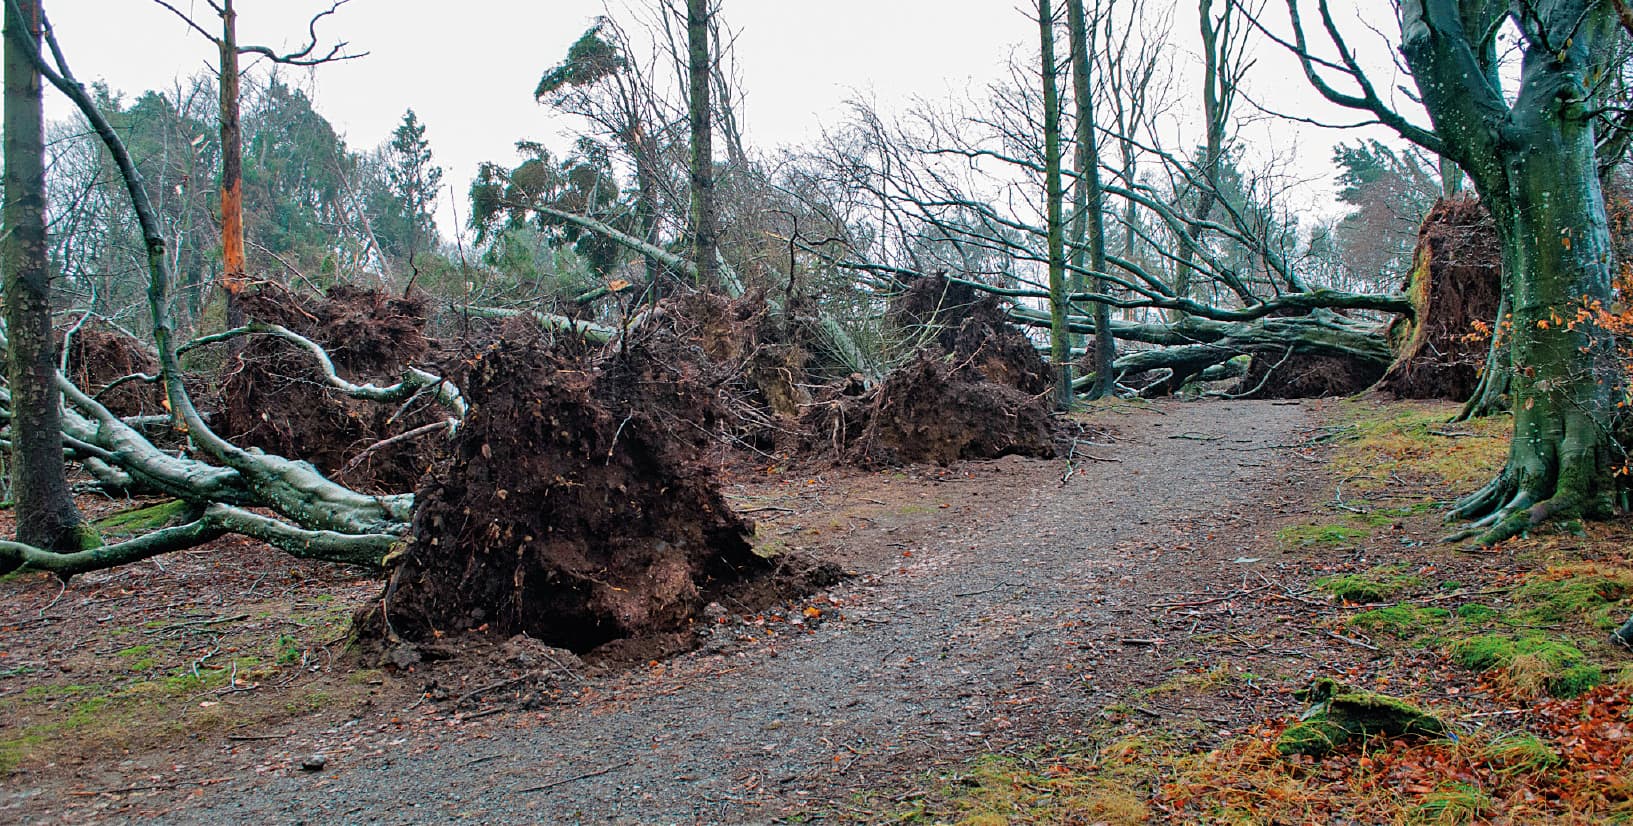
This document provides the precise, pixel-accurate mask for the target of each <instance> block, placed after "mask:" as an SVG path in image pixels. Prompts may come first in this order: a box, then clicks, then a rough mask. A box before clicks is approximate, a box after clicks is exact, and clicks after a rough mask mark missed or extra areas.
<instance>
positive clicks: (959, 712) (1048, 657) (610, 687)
mask: <svg viewBox="0 0 1633 826" xmlns="http://www.w3.org/2000/svg"><path fill="white" fill-rule="evenodd" d="M1117 424H1118V427H1119V429H1120V430H1121V431H1122V434H1123V435H1122V438H1121V440H1120V441H1119V443H1118V444H1116V445H1113V446H1108V447H1100V446H1095V447H1087V448H1079V451H1080V453H1082V452H1086V453H1090V454H1093V455H1094V456H1095V457H1098V459H1097V460H1083V461H1082V462H1081V464H1080V466H1079V467H1078V469H1077V470H1076V472H1075V473H1074V474H1073V476H1072V478H1071V480H1070V482H1069V483H1068V484H1066V485H1064V486H1062V485H1060V484H1058V483H1057V482H1055V481H1051V482H1050V483H1049V484H1047V485H1045V486H1042V487H1040V488H1038V490H1037V491H1036V492H1035V493H1033V494H1031V495H1030V496H1027V497H1025V498H1024V499H1023V501H1016V502H1015V503H1014V505H1013V507H1012V508H1008V509H1006V510H1007V512H1008V513H1009V514H1010V515H1009V516H1007V517H1005V518H1002V519H1000V520H998V521H996V522H995V523H993V524H987V525H982V526H976V527H974V528H970V529H965V530H963V531H960V532H957V533H955V534H953V535H951V536H950V537H948V538H945V539H942V540H940V541H938V542H936V543H934V544H931V545H927V546H925V547H918V548H908V549H905V552H904V558H903V559H902V560H901V563H902V567H900V568H899V569H897V570H892V571H885V572H879V573H877V574H874V575H870V576H866V577H862V578H860V579H858V580H856V581H853V582H851V583H848V584H846V585H844V586H842V587H841V588H840V589H838V590H836V591H835V592H834V594H833V596H835V597H836V598H839V599H841V600H842V601H843V604H844V607H843V608H842V609H841V610H842V613H843V615H844V619H843V620H838V621H833V622H829V623H827V624H826V625H824V626H823V627H822V628H820V630H818V631H816V632H815V633H812V634H806V635H800V636H797V637H794V638H787V637H783V638H779V639H778V641H777V642H776V643H775V644H773V645H750V646H748V647H747V648H745V649H743V650H740V651H737V652H735V653H727V654H708V653H698V654H693V655H689V656H686V657H681V658H679V659H677V660H675V661H673V662H670V663H666V664H662V665H657V666H655V667H654V668H652V669H651V670H650V672H649V673H648V672H643V673H638V674H634V675H624V676H622V677H612V678H604V679H602V680H599V681H596V684H595V686H594V691H592V692H591V694H590V696H589V697H588V698H586V699H585V700H583V701H581V702H579V703H576V704H573V705H570V706H562V707H554V708H551V709H548V710H546V711H544V712H542V713H538V714H524V713H517V714H508V715H505V716H502V717H492V718H488V720H486V721H482V723H481V724H480V725H486V726H487V727H486V728H480V726H479V725H478V724H463V726H462V727H461V728H459V729H457V730H456V729H455V728H454V727H453V726H450V727H449V730H448V733H447V734H446V735H445V737H444V738H443V740H442V741H439V742H433V743H425V742H419V741H414V742H410V743H400V742H394V743H392V744H391V745H392V746H394V748H392V749H390V750H388V751H387V752H386V754H384V755H382V756H375V757H364V756H357V757H355V759H336V760H333V761H331V764H330V766H329V768H328V769H327V770H326V771H325V772H323V773H321V774H305V775H293V776H287V775H286V776H267V777H262V778H257V779H255V780H253V781H248V782H243V783H236V782H235V783H231V784H224V785H223V786H222V787H220V790H219V791H215V792H213V793H212V794H211V795H210V796H209V797H206V798H204V799H202V800H200V801H198V805H197V806H196V807H195V808H192V809H191V810H188V811H183V812H170V813H168V814H166V815H165V816H164V818H163V819H164V820H165V822H171V823H187V822H193V823H210V824H215V823H268V824H272V823H325V824H327V823H444V822H449V821H458V820H467V821H469V822H480V823H614V824H691V823H767V822H772V821H773V820H774V819H775V818H777V817H778V816H779V815H781V814H784V813H786V812H788V811H790V810H794V809H797V808H799V807H800V806H802V805H805V804H807V803H808V802H810V801H818V802H820V801H828V800H834V799H843V797H844V795H845V794H846V793H848V791H850V790H856V789H865V788H870V787H888V786H893V785H899V784H900V783H901V782H902V778H903V777H904V776H911V775H912V774H913V773H915V772H916V771H918V770H921V769H924V768H928V767H930V766H931V765H934V764H936V763H940V762H947V761H957V760H962V759H966V758H968V757H971V756H973V755H976V754H980V753H983V752H989V751H993V750H996V749H1001V748H1004V747H1006V746H1008V745H1013V744H1016V743H1024V742H1032V743H1036V742H1039V741H1042V740H1048V739H1053V738H1069V737H1070V736H1071V735H1072V734H1073V733H1074V732H1076V731H1080V730H1082V729H1084V728H1086V727H1087V726H1088V725H1089V724H1090V723H1091V722H1092V718H1093V716H1094V715H1095V714H1096V713H1097V712H1098V711H1100V710H1101V709H1102V708H1104V707H1105V706H1106V705H1107V704H1108V703H1110V702H1113V701H1115V700H1116V699H1117V698H1118V697H1119V696H1120V695H1121V694H1122V693H1123V692H1125V691H1126V690H1127V689H1129V688H1130V687H1132V686H1134V685H1137V684H1141V681H1142V680H1146V679H1149V678H1150V677H1151V676H1152V675H1154V674H1158V673H1159V672H1160V670H1161V668H1162V667H1163V665H1164V664H1165V663H1166V661H1167V660H1166V657H1167V655H1166V654H1165V652H1164V651H1163V648H1164V644H1163V642H1162V640H1163V639H1164V634H1170V635H1171V634H1183V633H1184V628H1183V626H1180V627H1178V628H1177V629H1176V628H1175V627H1174V626H1161V625H1158V624H1157V623H1158V622H1160V621H1161V617H1160V616H1158V615H1160V613H1161V612H1152V611H1151V610H1149V608H1148V606H1149V605H1150V604H1151V603H1153V602H1160V601H1162V600H1163V599H1165V598H1171V597H1172V596H1174V595H1176V594H1180V593H1186V592H1197V591H1207V590H1208V589H1209V588H1210V587H1218V586H1219V585H1220V584H1222V578H1224V577H1230V576H1233V575H1239V573H1238V571H1239V569H1237V571H1233V570H1232V568H1231V561H1232V560H1231V557H1232V553H1231V547H1232V546H1231V545H1230V543H1229V542H1220V541H1214V542H1208V541H1207V540H1208V539H1210V538H1212V537H1210V535H1214V536H1217V537H1221V538H1228V537H1231V536H1237V535H1244V534H1247V533H1250V532H1251V531H1253V530H1256V529H1261V528H1262V524H1259V523H1257V522H1255V518H1254V517H1253V516H1252V511H1253V509H1252V508H1251V507H1250V505H1251V504H1252V503H1253V502H1255V501H1256V499H1257V497H1258V496H1260V495H1261V494H1263V492H1264V491H1265V490H1267V486H1268V485H1269V484H1270V483H1272V482H1273V481H1274V480H1275V479H1276V478H1277V476H1278V474H1277V470H1276V469H1277V468H1278V467H1282V466H1285V465H1286V463H1287V462H1288V461H1289V457H1288V455H1287V454H1288V452H1289V451H1288V450H1286V449H1283V447H1284V446H1285V445H1288V444H1291V443H1295V442H1298V441H1300V440H1301V439H1302V435H1301V432H1300V431H1301V429H1302V428H1305V427H1306V426H1308V425H1309V424H1310V414H1309V412H1308V411H1307V410H1306V408H1304V407H1301V406H1296V405H1289V404H1285V403H1284V404H1275V403H1266V402H1218V403H1205V404H1167V405H1164V406H1162V407H1161V408H1159V409H1154V410H1143V411H1139V412H1135V413H1132V414H1130V415H1128V416H1126V417H1122V418H1120V419H1119V420H1118V422H1117ZM1102 460H1115V461H1102ZM1061 467H1062V465H1061V463H1059V462H1055V463H1053V464H1052V465H1051V467H1050V469H1049V470H1050V472H1051V473H1054V474H1056V475H1058V474H1059V472H1060V469H1061ZM991 493H992V495H993V496H995V497H1002V496H1005V495H1015V494H1014V492H1013V491H1006V490H1002V489H997V490H993V491H992V492H991ZM1245 542H1246V540H1244V544H1245ZM907 554H910V556H908V555H907ZM471 726H477V730H478V731H479V734H475V735H473V732H472V730H471V728H470V727H471Z"/></svg>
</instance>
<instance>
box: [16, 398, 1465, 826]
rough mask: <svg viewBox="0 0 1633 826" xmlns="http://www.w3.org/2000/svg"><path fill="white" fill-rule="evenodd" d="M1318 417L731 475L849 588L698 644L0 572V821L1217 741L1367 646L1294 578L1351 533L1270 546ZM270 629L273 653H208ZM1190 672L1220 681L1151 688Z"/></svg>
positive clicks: (305, 816)
mask: <svg viewBox="0 0 1633 826" xmlns="http://www.w3.org/2000/svg"><path fill="white" fill-rule="evenodd" d="M1331 405H1332V403H1329V402H1302V403H1298V402H1264V401H1229V402H1207V403H1181V402H1169V403H1161V404H1146V403H1138V404H1133V403H1117V404H1113V405H1109V406H1103V407H1099V408H1097V409H1096V410H1095V411H1094V412H1092V413H1090V414H1087V415H1085V416H1082V417H1079V421H1080V422H1081V423H1082V426H1081V427H1080V433H1081V435H1080V436H1078V437H1077V438H1076V439H1075V440H1074V441H1073V443H1072V444H1071V445H1070V448H1069V450H1068V451H1067V452H1068V453H1069V455H1070V456H1071V457H1072V458H1071V459H1070V460H1069V461H1068V460H1060V459H1057V460H1050V461H1044V460H1035V459H1024V458H1019V457H1009V458H1005V459H1001V460H996V461H990V462H966V463H958V464H954V465H952V466H949V467H946V468H937V467H923V466H921V467H917V468H908V469H902V470H896V471H884V472H877V473H862V472H858V471H840V470H835V471H827V472H820V473H818V472H813V471H810V470H805V471H803V472H800V471H787V470H785V469H782V468H776V467H768V468H762V469H761V470H760V471H759V472H758V473H756V474H755V475H756V476H757V477H758V478H754V479H744V478H741V477H742V476H744V475H745V474H744V473H742V472H739V473H738V474H737V476H738V477H739V478H737V479H736V481H735V483H733V484H729V485H728V487H727V493H728V496H729V498H730V499H731V501H732V503H733V505H734V506H735V507H736V508H737V509H738V510H739V511H740V512H742V513H744V514H745V515H746V516H748V517H750V518H752V519H754V520H756V521H757V522H758V523H759V533H758V538H757V541H756V544H757V545H758V546H759V547H760V548H761V549H762V550H764V551H784V552H786V551H797V552H805V553H809V554H810V555H812V556H814V557H816V558H818V559H823V560H827V561H831V562H835V563H837V564H838V565H840V566H842V567H843V568H845V569H846V570H847V572H849V573H852V574H854V576H852V577H851V578H849V579H847V580H845V581H843V582H841V583H840V584H838V585H836V586H834V587H832V588H831V589H829V590H827V591H825V592H822V593H818V594H814V595H811V596H810V597H808V598H806V599H804V600H802V601H800V602H798V603H794V604H791V605H788V606H786V608H785V609H784V610H780V611H770V612H757V613H747V614H745V613H743V612H742V611H740V610H737V609H736V608H735V607H734V606H733V605H730V604H726V605H719V606H711V611H710V612H709V616H710V618H711V622H712V623H713V625H712V626H711V627H710V628H709V629H708V631H707V634H706V642H705V644H704V646H703V647H702V648H701V649H699V650H696V651H693V652H691V653H687V654H683V655H680V656H676V657H672V658H669V659H654V660H650V661H635V662H632V661H631V660H632V659H636V658H638V657H641V656H642V655H641V653H640V651H639V649H631V648H624V649H618V648H616V647H615V648H614V649H612V650H610V651H608V652H601V653H600V655H599V656H598V655H596V654H592V655H590V656H588V657H586V658H585V659H584V660H580V659H579V658H577V657H575V656H573V655H572V654H570V653H568V652H565V651H561V650H559V649H550V648H546V647H544V646H543V645H542V644H538V643H536V642H533V641H531V640H527V639H524V638H518V639H512V640H508V641H507V640H492V641H489V642H490V644H487V645H486V646H485V647H484V646H483V645H477V646H475V648H477V649H479V650H481V651H485V653H475V654H471V655H470V656H464V657H461V658H458V659H456V660H454V661H451V662H441V661H431V660H428V661H426V662H422V663H418V664H413V665H412V666H410V667H409V670H407V671H405V672H391V671H382V670H376V669H373V668H365V667H363V666H364V665H367V664H360V663H358V662H356V661H354V660H352V659H348V658H347V655H345V654H344V653H343V651H342V649H343V640H344V635H345V623H346V616H347V614H346V611H347V610H348V609H349V608H351V607H355V606H356V605H358V604H361V603H363V602H366V601H368V600H371V599H378V594H379V592H378V587H379V586H378V584H377V583H376V582H375V581H373V580H372V579H370V578H368V577H366V576H361V575H359V574H358V573H354V572H348V571H346V570H345V569H341V568H337V567H334V566H324V565H306V564H303V563H295V562H293V561H292V560H288V559H285V558H282V557H279V556H277V555H275V554H268V553H267V552H265V551H264V550H260V549H257V548H254V547H253V546H250V545H248V544H247V543H239V544H234V545H230V546H229V547H215V548H212V549H210V550H207V551H201V552H196V553H193V554H183V555H179V556H176V557H172V558H169V559H160V560H155V561H153V562H150V563H144V564H142V565H137V566H130V567H128V568H125V569H121V570H118V571H114V572H106V573H103V574H99V575H91V576H85V577H81V578H79V579H76V580H75V581H74V582H73V583H72V584H70V585H69V586H68V587H67V588H66V589H65V590H60V591H59V586H58V585H57V584H56V582H55V581H54V580H50V579H48V578H46V577H44V576H42V575H28V576H23V577H12V578H9V579H7V580H5V581H4V582H3V583H0V589H3V590H0V600H3V601H4V603H5V604H7V605H9V606H15V607H14V610H13V612H12V613H11V615H10V616H11V622H12V623H15V624H9V625H6V626H3V630H4V632H5V636H4V637H3V638H0V639H4V641H5V644H4V649H5V650H4V651H3V655H0V677H3V679H0V715H3V716H0V738H4V739H5V742H6V743H7V744H8V747H9V748H10V752H9V753H8V752H3V751H0V758H4V759H5V761H6V765H4V766H3V768H6V769H8V770H10V771H11V772H12V773H11V775H10V777H8V779H7V781H6V783H5V790H4V793H3V795H0V820H7V821H12V822H41V823H51V822H126V821H148V820H162V821H163V822H167V823H222V822H241V823H364V822H371V823H373V822H380V823H443V822H450V821H460V820H464V821H469V822H481V823H627V824H690V823H770V822H810V821H813V820H826V819H832V818H839V819H845V818H850V819H857V820H864V821H865V820H869V819H871V818H870V812H869V810H868V809H866V808H865V806H867V805H876V804H877V802H878V801H877V793H878V792H879V791H881V790H889V789H903V788H907V787H908V786H910V784H911V783H912V782H913V778H915V777H919V776H922V775H923V773H924V772H926V771H927V770H930V769H933V768H935V767H938V766H954V765H957V764H959V763H962V762H964V761H967V760H969V759H970V758H973V757H975V756H977V755H981V754H990V753H1015V752H1017V751H1020V750H1025V749H1028V748H1033V747H1035V746H1037V745H1039V744H1044V743H1050V742H1059V741H1071V740H1074V739H1082V738H1084V737H1088V736H1089V735H1090V732H1091V731H1092V730H1094V729H1095V727H1096V726H1098V725H1101V724H1103V723H1104V722H1105V721H1106V720H1107V719H1110V718H1111V717H1117V718H1118V719H1122V720H1123V721H1124V723H1125V724H1126V726H1134V727H1138V726H1140V725H1144V724H1149V725H1151V726H1153V727H1156V726H1161V727H1165V728H1169V729H1179V730H1183V731H1188V732H1189V734H1188V735H1187V736H1191V737H1194V738H1195V742H1196V743H1197V745H1199V746H1205V745H1208V744H1214V743H1219V742H1222V741H1224V740H1226V739H1228V738H1230V737H1232V736H1233V735H1235V734H1238V733H1240V732H1241V731H1242V730H1243V729H1244V728H1245V727H1247V726H1249V725H1252V724H1254V723H1258V722H1260V721H1262V720H1264V719H1266V718H1267V717H1270V716H1276V715H1279V714H1285V713H1288V712H1289V711H1291V712H1294V713H1296V710H1297V708H1296V706H1297V701H1296V700H1294V699H1293V698H1292V697H1291V696H1290V694H1289V693H1288V692H1287V691H1286V690H1285V688H1279V689H1275V690H1269V689H1266V688H1265V687H1263V686H1262V685H1260V684H1258V683H1256V682H1255V679H1254V677H1253V676H1252V670H1253V669H1258V670H1259V671H1260V673H1274V674H1276V676H1277V677H1278V678H1282V679H1283V682H1285V680H1286V678H1293V679H1297V678H1300V677H1306V678H1307V677H1308V676H1313V675H1315V674H1318V673H1343V672H1344V669H1345V668H1346V667H1347V666H1348V665H1350V664H1352V663H1353V662H1354V661H1355V660H1356V659H1358V658H1362V657H1366V656H1369V655H1368V653H1367V651H1365V650H1363V649H1370V650H1371V651H1373V652H1376V651H1378V650H1379V649H1377V648H1376V647H1374V646H1372V645H1370V644H1369V643H1367V642H1365V641H1364V640H1361V639H1356V638H1354V637H1353V636H1344V635H1341V634H1334V633H1332V632H1330V631H1328V630H1324V629H1323V628H1320V627H1317V625H1316V622H1315V621H1314V619H1312V618H1313V617H1315V616H1317V615H1319V614H1321V613H1323V612H1325V611H1326V610H1327V605H1328V603H1327V602H1326V601H1325V600H1324V599H1321V598H1318V597H1319V595H1315V596H1311V593H1312V592H1311V591H1310V590H1308V588H1307V587H1306V584H1307V582H1308V580H1309V579H1310V578H1311V576H1312V573H1313V572H1314V571H1316V570H1318V569H1328V568H1331V567H1332V565H1333V563H1334V561H1335V559H1336V561H1337V562H1339V563H1356V564H1360V565H1362V566H1363V567H1364V565H1365V564H1367V562H1368V560H1367V559H1365V558H1364V557H1365V556H1366V554H1367V552H1366V551H1364V550H1360V549H1358V548H1356V547H1338V548H1333V549H1306V550H1300V549H1297V548H1293V547H1290V546H1289V545H1288V543H1287V542H1286V541H1284V539H1278V537H1277V535H1276V534H1277V529H1278V528H1282V527H1284V526H1286V525H1288V524H1291V523H1294V522H1298V521H1300V520H1301V519H1302V520H1303V521H1309V518H1310V517H1311V516H1313V515H1317V514H1319V513H1327V512H1329V511H1330V508H1329V503H1330V502H1331V500H1332V499H1333V498H1334V497H1333V496H1330V495H1329V494H1328V491H1330V490H1332V483H1333V478H1332V474H1331V472H1330V470H1329V469H1328V468H1327V467H1326V466H1325V462H1324V458H1323V456H1324V451H1325V450H1326V448H1325V447H1324V446H1323V445H1322V442H1323V441H1324V440H1323V439H1322V438H1321V437H1322V435H1323V433H1324V431H1323V429H1322V427H1323V425H1324V424H1325V419H1326V418H1327V411H1328V410H1329V409H1330V406H1331ZM1456 435H1463V434H1456ZM801 474H802V475H801ZM1390 478H1391V479H1398V477H1395V476H1394V475H1393V474H1391V477H1390ZM1342 481H1343V480H1340V482H1342ZM1390 484H1393V482H1390ZM1344 495H1345V493H1344V490H1343V488H1342V485H1341V484H1340V487H1339V489H1338V497H1339V505H1343V504H1344V503H1343V501H1342V497H1343V496H1344ZM1350 495H1352V496H1353V495H1355V494H1350ZM1376 495H1379V496H1388V495H1389V494H1388V493H1387V492H1384V493H1380V494H1376ZM1416 495H1417V496H1418V498H1420V499H1421V496H1422V491H1421V490H1418V491H1416ZM1434 529H1435V527H1434V525H1433V521H1432V519H1429V520H1419V521H1413V522H1409V523H1401V524H1395V525H1393V526H1392V527H1389V528H1388V529H1387V532H1388V535H1387V536H1386V537H1384V540H1385V541H1386V542H1387V543H1388V545H1389V546H1397V545H1398V546H1400V547H1412V546H1416V545H1421V544H1423V540H1425V539H1428V538H1430V537H1428V536H1424V535H1423V534H1424V533H1426V532H1428V531H1432V530H1434ZM1323 555H1325V558H1323ZM291 605H293V606H295V608H294V609H291V608H290V607H289V606H291ZM1267 606H1268V607H1267ZM297 629H300V630H297ZM479 630H480V629H479ZM480 636H481V635H480V634H478V635H477V637H478V638H479V639H480ZM274 637H275V638H276V639H277V640H278V642H279V647H278V652H279V654H278V656H277V662H276V663H273V662H267V661H266V660H269V659H271V657H270V656H263V657H259V658H247V659H245V660H244V661H243V662H242V663H241V662H240V660H238V659H237V654H235V653H234V652H239V651H241V650H242V651H245V652H249V651H254V650H256V649H255V646H256V645H257V644H259V645H260V646H262V649H263V650H262V653H263V654H267V655H270V654H271V652H268V651H265V650H264V649H265V646H266V645H267V640H268V639H270V638H274ZM257 641H259V642H258V643H257ZM451 644H452V645H458V644H460V643H451ZM144 646H145V647H144ZM133 650H134V651H135V652H136V653H135V654H132V653H131V652H132V651H133ZM201 655H202V656H201ZM137 657H141V658H142V659H143V660H144V662H142V663H132V662H131V660H133V659H135V658H137ZM110 663H111V666H110ZM228 663H230V666H229V665H228ZM1199 663H1206V665H1204V666H1202V667H1199ZM1220 663H1223V664H1222V665H1221V664H1220ZM138 665H140V666H141V668H137V667H136V666H138ZM229 667H230V669H231V671H230V672H229V671H228V668H229ZM144 668H145V672H144V671H143V669H144ZM1209 668H1212V669H1214V670H1215V671H1217V669H1219V668H1223V669H1224V670H1225V671H1226V672H1227V675H1228V673H1229V672H1230V670H1231V669H1233V668H1234V670H1235V671H1236V672H1238V673H1239V674H1241V673H1245V674H1246V676H1245V678H1242V679H1238V680H1236V681H1235V682H1233V683H1232V684H1231V685H1230V686H1228V688H1227V689H1226V690H1223V691H1217V692H1212V693H1210V694H1207V695H1194V696H1193V695H1191V694H1188V693H1186V692H1182V691H1181V692H1165V691H1159V690H1154V687H1157V686H1159V684H1162V685H1164V686H1170V685H1174V684H1175V681H1176V680H1179V681H1181V682H1183V681H1184V680H1187V679H1192V678H1193V677H1195V675H1198V674H1205V673H1210V672H1208V669H1209ZM121 672H123V673H121ZM189 673H190V674H191V675H192V677H193V678H194V679H193V680H191V681H189V680H188V675H189ZM161 675H168V676H164V677H163V679H162V680H161V679H159V677H160V676H161ZM1465 682H1472V681H1471V680H1466V681H1465ZM154 684H159V685H162V686H163V688H162V689H161V688H144V686H150V685H154ZM1468 690H1477V689H1468ZM1452 693H1457V692H1456V690H1453V692H1452ZM98 698H100V699H101V702H89V700H91V699H98ZM144 698H146V699H145V700H144ZM138 700H142V701H143V702H137V701H138ZM42 707H44V708H49V709H52V710H54V711H55V712H56V713H57V716H55V717H50V718H47V717H45V716H44V715H43V712H41V711H39V709H40V708H42ZM64 709H69V710H73V713H72V714H69V715H68V717H66V718H64V717H63V713H64ZM154 709H157V711H155V710H154ZM76 715H77V716H76ZM117 715H128V716H129V719H128V720H125V719H123V718H120V717H118V716H117ZM144 715H146V716H145V717H144ZM94 718H106V719H103V720H101V724H100V725H92V724H90V722H89V721H90V720H92V719H94ZM45 719H50V720H55V721H57V722H54V723H51V724H50V725H45V726H42V725H41V722H40V721H41V720H45ZM76 720H77V722H76ZM116 721H117V722H116ZM1142 721H1143V722H1142ZM31 737H32V738H33V739H30V738H31ZM19 743H20V744H21V745H18V744H19ZM869 792H871V793H874V797H873V798H872V800H873V802H871V803H861V802H858V801H864V800H868V799H870V798H866V797H864V796H863V795H864V793H869ZM885 802H886V803H888V802H889V801H888V800H887V801H885ZM897 802H900V801H899V800H898V801H897Z"/></svg>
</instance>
